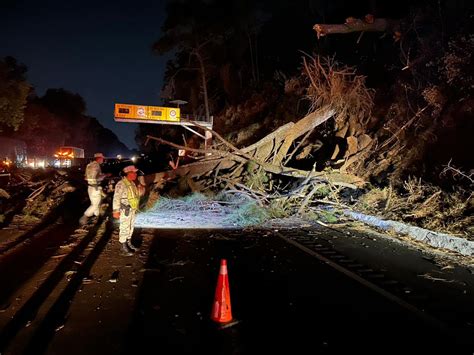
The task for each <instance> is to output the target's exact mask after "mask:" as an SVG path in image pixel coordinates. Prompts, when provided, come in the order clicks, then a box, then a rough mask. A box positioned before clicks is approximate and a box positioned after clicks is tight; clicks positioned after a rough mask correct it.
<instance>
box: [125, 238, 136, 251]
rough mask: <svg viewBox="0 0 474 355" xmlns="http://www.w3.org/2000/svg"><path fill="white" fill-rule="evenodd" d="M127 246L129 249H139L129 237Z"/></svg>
mask: <svg viewBox="0 0 474 355" xmlns="http://www.w3.org/2000/svg"><path fill="white" fill-rule="evenodd" d="M127 247H128V249H130V250H133V251H137V250H138V248H137V247H136V246H135V245H133V243H132V240H131V239H127Z"/></svg>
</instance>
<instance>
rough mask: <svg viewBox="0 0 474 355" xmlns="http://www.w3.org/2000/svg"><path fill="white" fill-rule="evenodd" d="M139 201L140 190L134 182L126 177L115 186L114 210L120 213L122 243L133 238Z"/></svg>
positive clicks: (120, 239)
mask: <svg viewBox="0 0 474 355" xmlns="http://www.w3.org/2000/svg"><path fill="white" fill-rule="evenodd" d="M139 201H140V196H139V193H138V189H137V186H136V185H135V183H134V182H133V181H129V180H127V178H126V177H125V178H123V179H122V180H120V181H119V182H118V183H117V185H115V193H114V200H113V203H112V208H113V211H114V212H117V211H120V232H119V241H120V243H125V242H127V241H130V240H131V238H132V234H133V228H134V225H135V217H136V213H137V209H138V203H139Z"/></svg>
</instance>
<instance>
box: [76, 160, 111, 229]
mask: <svg viewBox="0 0 474 355" xmlns="http://www.w3.org/2000/svg"><path fill="white" fill-rule="evenodd" d="M104 159H105V157H104V155H103V154H102V153H95V154H94V161H92V162H90V163H89V164H87V167H86V173H85V179H86V181H87V185H88V186H87V193H88V194H89V200H90V201H91V205H90V206H89V208H88V209H87V210H86V211H85V212H84V215H83V216H82V217H81V219H80V220H79V223H80V224H81V225H84V224H86V223H87V221H88V220H89V218H90V217H92V216H96V217H98V216H99V213H100V203H101V201H102V187H101V186H100V183H101V182H102V180H103V179H104V177H105V176H106V175H105V174H102V170H101V168H100V164H102V163H103V162H104Z"/></svg>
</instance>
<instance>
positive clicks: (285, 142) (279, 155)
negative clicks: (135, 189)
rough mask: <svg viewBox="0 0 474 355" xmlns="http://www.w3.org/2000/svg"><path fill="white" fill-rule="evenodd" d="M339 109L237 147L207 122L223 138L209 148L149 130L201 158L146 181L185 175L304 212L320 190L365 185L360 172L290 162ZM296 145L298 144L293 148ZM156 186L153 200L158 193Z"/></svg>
mask: <svg viewBox="0 0 474 355" xmlns="http://www.w3.org/2000/svg"><path fill="white" fill-rule="evenodd" d="M335 113H336V112H335V110H334V109H332V108H330V106H324V107H322V108H321V109H319V110H316V111H314V112H312V113H310V114H308V115H307V116H306V117H304V118H302V119H301V120H299V121H297V122H296V123H293V122H290V123H288V124H286V125H284V126H282V127H280V128H278V129H277V130H275V131H274V132H272V133H270V134H268V135H267V136H265V137H264V138H262V139H260V140H259V141H258V142H256V143H254V144H252V145H250V146H247V147H244V148H237V147H236V146H234V145H233V144H232V143H231V142H229V141H227V140H226V139H224V138H223V137H222V136H221V135H220V134H219V133H217V132H215V131H213V130H211V129H208V128H205V127H201V128H202V129H205V130H208V131H210V132H211V133H212V134H213V136H214V137H216V139H217V141H218V142H219V144H218V145H215V146H213V147H212V148H209V149H198V148H190V147H186V146H182V145H179V144H176V143H173V142H169V141H166V140H164V139H162V138H158V137H153V136H147V143H148V142H149V141H150V140H154V141H157V142H159V143H160V144H166V145H169V146H171V147H173V148H176V149H184V150H186V151H187V152H189V153H192V154H196V155H197V157H195V158H196V159H197V161H196V162H194V163H191V164H186V165H182V166H179V167H177V168H176V169H173V170H170V171H167V172H160V173H156V174H152V175H148V176H147V177H146V179H145V181H146V182H147V183H148V184H151V185H154V186H156V187H157V188H158V189H159V188H161V186H162V184H163V181H164V180H170V179H178V178H182V179H183V178H184V179H185V180H186V182H187V185H188V186H189V188H190V189H191V190H192V191H193V192H205V191H227V192H228V193H239V194H245V195H248V196H250V197H251V198H253V199H255V200H256V201H258V203H259V204H260V205H264V204H267V205H268V204H270V203H271V201H273V200H280V201H282V200H284V201H286V202H287V203H291V204H292V205H294V207H298V208H297V211H298V212H300V213H302V212H304V207H305V206H307V205H309V204H310V203H311V202H313V200H316V199H318V197H321V194H318V193H317V192H318V191H321V190H325V191H330V192H331V191H339V189H343V188H349V189H357V188H358V187H360V186H362V185H364V181H363V180H362V179H360V178H358V177H357V176H355V175H351V174H345V173H342V172H340V171H338V170H325V171H316V170H315V169H314V167H313V169H312V170H310V171H306V170H300V169H295V168H292V167H288V166H286V165H285V164H286V162H288V160H289V158H291V156H292V155H293V154H294V153H295V151H296V150H298V149H299V146H300V144H297V142H296V140H297V139H298V138H300V137H302V136H303V135H308V133H311V132H312V131H313V130H314V129H315V128H316V127H317V126H319V125H321V124H322V123H324V122H326V121H327V120H329V119H330V118H332V117H334V115H335ZM303 139H304V138H303ZM300 143H301V141H300ZM294 146H296V147H295V148H294V149H293V150H291V147H294ZM153 190H154V189H152V192H151V200H155V198H156V193H155V194H154V192H153ZM319 202H320V203H321V202H325V201H323V200H320V201H319ZM328 202H330V201H328Z"/></svg>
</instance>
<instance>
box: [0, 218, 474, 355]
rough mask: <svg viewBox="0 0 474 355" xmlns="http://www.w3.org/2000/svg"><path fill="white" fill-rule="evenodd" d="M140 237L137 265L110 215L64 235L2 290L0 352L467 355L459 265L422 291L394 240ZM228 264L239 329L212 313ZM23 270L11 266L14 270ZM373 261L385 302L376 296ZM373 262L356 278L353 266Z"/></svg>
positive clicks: (318, 235) (307, 234)
mask: <svg viewBox="0 0 474 355" xmlns="http://www.w3.org/2000/svg"><path fill="white" fill-rule="evenodd" d="M136 236H137V243H141V250H140V252H139V253H137V254H136V255H134V256H132V257H125V256H121V255H120V253H119V250H118V245H117V244H118V242H117V235H116V232H114V231H113V226H112V223H110V222H107V221H106V220H103V221H100V222H99V224H98V225H96V226H90V227H89V230H86V231H83V233H82V234H81V233H79V232H77V233H76V237H75V239H74V240H75V242H71V241H67V240H65V243H66V242H71V246H70V248H71V249H70V250H69V249H66V250H65V249H59V248H58V249H57V251H56V254H55V255H53V256H52V257H51V258H50V259H49V261H48V262H47V263H45V264H44V266H43V267H42V268H40V269H38V271H37V273H36V274H35V275H33V276H31V278H30V279H29V281H28V282H25V283H24V284H23V285H22V286H20V287H18V288H17V289H16V290H15V291H12V290H11V288H10V289H9V292H8V293H9V294H8V295H6V294H3V295H2V296H3V297H4V298H8V299H10V302H9V304H7V306H5V307H3V308H2V312H1V313H0V327H1V328H0V329H1V332H0V344H3V345H2V346H3V349H2V350H3V351H2V352H1V353H2V354H21V353H28V354H42V353H46V354H68V355H73V354H198V353H199V354H200V353H204V354H257V353H265V354H267V353H276V352H278V353H288V354H349V353H362V354H389V353H390V354H401V353H414V352H422V353H428V354H448V353H449V354H472V353H473V349H474V346H473V344H472V339H474V338H473V337H472V336H471V335H472V332H471V329H470V325H469V324H470V323H469V319H470V315H472V313H470V312H472V308H473V305H472V301H471V298H470V297H471V295H472V293H471V291H472V284H471V280H472V279H469V276H468V275H464V274H462V272H461V271H460V270H458V271H456V272H451V274H450V276H449V277H451V278H453V279H454V280H458V281H459V282H445V283H444V282H443V283H435V285H436V287H428V286H427V285H428V283H431V284H432V283H433V281H432V280H426V279H422V278H417V277H412V276H413V274H417V273H418V274H419V272H420V270H421V271H423V270H424V271H426V270H428V269H430V268H431V269H433V268H436V267H435V266H434V265H433V263H431V262H430V261H429V260H427V258H426V257H424V256H423V255H420V254H419V253H418V254H417V252H416V251H413V250H408V249H407V248H406V247H404V246H401V245H399V244H392V243H389V242H387V241H384V240H374V239H373V238H367V240H366V241H364V240H362V239H361V237H360V236H344V235H343V234H341V233H340V232H335V231H330V230H324V229H316V230H293V231H282V230H280V231H278V232H275V231H273V230H267V231H262V230H260V231H259V230H246V231H242V230H233V231H225V230H221V231H215V230H214V231H209V230H183V229H180V230H172V231H170V230H160V229H154V230H152V229H146V230H138V231H137V232H136ZM282 237H283V238H282ZM284 238H289V239H290V240H293V241H297V242H298V243H300V242H301V243H303V244H304V243H306V246H304V245H303V244H301V245H303V246H304V247H303V248H298V247H296V246H295V245H293V244H290V243H289V242H288V241H287V240H285V239H284ZM298 238H299V239H298ZM301 238H303V239H301ZM305 240H306V242H305ZM308 241H310V243H309V244H308ZM367 245H369V246H368V247H367ZM79 247H80V248H79ZM78 248H79V249H78ZM304 248H312V249H311V250H316V251H315V252H316V253H318V255H321V256H322V258H318V257H315V256H314V255H311V253H308V252H306V251H304ZM389 250H390V251H391V252H389ZM38 251H39V253H41V249H40V248H38ZM49 252H50V250H49ZM71 255H72V256H71ZM324 255H326V256H324ZM222 258H225V259H227V261H228V269H229V281H230V289H231V299H232V311H233V315H234V319H235V321H236V323H235V324H234V325H233V326H231V327H228V328H224V329H220V328H219V327H218V326H217V325H216V324H214V323H212V322H211V321H210V319H209V315H210V310H211V306H212V302H213V297H214V291H215V286H216V281H217V275H218V271H219V262H220V260H221V259H222ZM328 260H333V261H331V262H328ZM10 262H11V261H10ZM332 262H335V263H336V264H337V265H340V267H341V268H342V269H343V270H348V272H347V273H344V272H341V269H338V268H337V267H334V265H332V264H331V263H332ZM27 264H28V262H27V261H25V260H20V259H19V260H18V264H17V267H16V268H15V269H10V272H13V273H15V272H20V271H21V269H22V267H23V265H27ZM2 265H3V264H2V258H1V257H0V268H1V267H2ZM374 265H375V266H374ZM376 266H379V269H380V270H382V271H381V272H383V273H385V274H386V276H385V277H382V278H381V279H382V281H383V282H382V283H381V284H380V285H381V287H382V286H383V285H382V284H387V287H384V288H383V290H386V292H387V294H384V293H383V292H378V291H377V287H378V286H377V283H378V281H377V280H378V279H379V276H377V277H375V276H374V275H378V274H379V271H380V270H377V268H376ZM351 267H354V268H355V269H353V270H352V269H351ZM368 268H369V269H371V270H373V272H372V274H371V273H370V272H369V276H368V277H364V278H363V282H361V280H358V279H357V274H356V271H357V270H366V269H368ZM425 269H426V270H425ZM431 269H430V270H431ZM351 270H352V271H351ZM410 270H411V271H410ZM2 271H3V270H2ZM361 275H365V274H363V273H362V274H361ZM410 275H411V276H410ZM445 276H446V275H445ZM53 277H54V278H53ZM371 277H374V278H373V279H371ZM446 277H447V276H446ZM52 278H53V280H52ZM365 280H366V282H365ZM53 281H54V282H53ZM387 281H395V283H396V284H397V287H398V288H394V289H391V288H390V287H389V286H388V285H391V284H392V283H391V282H387ZM384 282H385V283H384ZM45 283H47V286H44V285H45ZM406 284H408V285H409V287H410V292H409V294H415V295H417V294H421V293H427V292H428V293H429V296H430V297H428V298H423V297H421V298H418V299H413V298H412V299H410V298H409V297H407V298H405V297H404V295H403V293H402V294H398V293H397V292H396V290H398V289H401V290H404V292H406V290H407V289H408V288H407V287H408V286H403V287H400V285H406ZM370 285H375V287H370ZM418 290H421V291H420V292H418ZM39 291H41V292H39ZM392 292H393V293H392ZM0 294H1V291H0ZM387 295H388V296H387ZM390 295H393V297H390ZM405 295H407V294H405ZM32 299H33V300H34V302H31V300H32ZM433 299H437V301H433ZM412 301H413V302H412ZM415 301H416V302H415ZM454 301H455V302H454ZM405 302H408V303H405ZM454 303H455V304H454ZM406 304H409V305H414V307H413V308H410V307H407V306H406ZM469 307H470V308H469ZM463 310H465V311H466V312H463ZM464 313H466V314H464ZM19 314H20V315H21V317H20V316H19ZM6 330H8V334H7V331H6ZM6 335H8V336H6Z"/></svg>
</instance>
